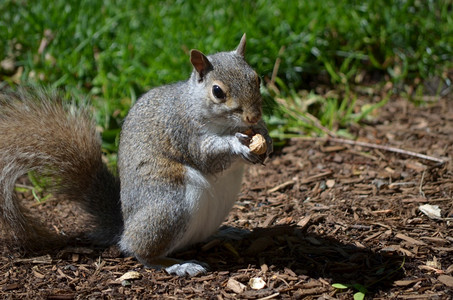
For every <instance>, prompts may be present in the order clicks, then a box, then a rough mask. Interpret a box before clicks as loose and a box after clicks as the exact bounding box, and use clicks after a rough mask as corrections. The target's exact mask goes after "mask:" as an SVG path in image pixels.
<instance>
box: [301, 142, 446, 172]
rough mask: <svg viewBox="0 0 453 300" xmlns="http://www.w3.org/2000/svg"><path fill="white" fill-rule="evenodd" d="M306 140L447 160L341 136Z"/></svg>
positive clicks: (441, 163)
mask: <svg viewBox="0 0 453 300" xmlns="http://www.w3.org/2000/svg"><path fill="white" fill-rule="evenodd" d="M303 139H305V140H316V141H326V142H333V143H339V144H347V145H352V146H361V147H367V148H372V149H379V150H384V151H388V152H394V153H398V154H403V155H408V156H413V157H417V158H420V159H425V160H429V161H433V162H436V163H438V164H440V165H443V164H445V163H446V162H447V161H446V160H443V159H441V158H437V157H433V156H429V155H425V154H421V153H417V152H413V151H409V150H403V149H399V148H395V147H391V146H385V145H378V144H371V143H366V142H359V141H353V140H347V139H341V138H333V137H326V138H310V137H309V138H303Z"/></svg>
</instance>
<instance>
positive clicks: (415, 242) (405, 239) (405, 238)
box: [395, 233, 426, 246]
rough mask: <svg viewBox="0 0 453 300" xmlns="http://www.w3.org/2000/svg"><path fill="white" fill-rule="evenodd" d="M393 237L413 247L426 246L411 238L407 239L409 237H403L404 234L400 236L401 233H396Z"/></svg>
mask: <svg viewBox="0 0 453 300" xmlns="http://www.w3.org/2000/svg"><path fill="white" fill-rule="evenodd" d="M395 237H396V238H397V239H401V240H404V241H406V242H408V243H410V244H414V245H418V246H426V243H425V242H422V241H419V240H416V239H414V238H411V237H409V236H407V235H404V234H402V233H397V234H396V235H395Z"/></svg>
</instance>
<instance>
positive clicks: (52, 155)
mask: <svg viewBox="0 0 453 300" xmlns="http://www.w3.org/2000/svg"><path fill="white" fill-rule="evenodd" d="M29 171H37V172H39V173H43V174H46V176H47V175H50V176H51V177H52V178H54V179H55V182H56V185H57V186H56V187H57V192H58V193H60V194H63V195H64V197H66V199H68V200H72V201H75V202H78V203H80V204H81V205H82V207H83V208H84V209H85V210H86V211H87V212H88V213H89V214H90V215H91V216H92V219H93V221H94V222H93V223H94V225H95V229H94V231H93V232H92V233H91V234H90V235H91V237H92V240H93V241H94V242H96V243H97V244H101V245H109V244H113V243H115V242H116V241H117V240H118V238H119V235H120V234H121V231H122V226H123V224H122V215H121V205H120V200H119V195H120V192H119V189H120V187H119V180H118V179H117V178H116V177H115V176H114V175H113V174H112V173H111V172H109V170H108V169H107V167H106V166H105V165H104V163H103V162H102V158H101V140H100V137H99V134H98V133H97V132H96V129H95V124H94V122H93V120H92V118H91V117H90V116H89V113H88V112H87V110H86V109H84V108H81V109H73V108H71V107H70V106H68V105H66V106H65V105H64V104H63V103H62V102H61V100H60V99H59V97H58V96H57V95H56V94H55V93H52V92H47V91H42V90H36V89H20V90H19V91H18V92H2V93H0V222H1V223H2V224H3V225H4V227H5V228H6V229H7V231H8V232H11V233H12V236H13V237H15V238H16V239H17V240H19V241H20V242H21V244H22V245H24V246H26V247H27V248H31V249H39V248H42V247H45V246H49V245H53V246H54V245H55V243H58V241H59V240H60V238H59V237H58V236H57V235H56V234H52V233H50V232H48V231H46V230H45V229H44V227H43V225H41V224H40V223H39V222H37V221H36V220H35V219H33V218H30V217H29V216H28V214H27V211H26V210H25V209H24V208H23V207H22V206H21V205H20V203H19V201H18V199H17V196H16V194H15V191H14V186H15V182H16V180H17V179H18V178H19V177H20V176H22V175H24V174H26V173H27V172H29Z"/></svg>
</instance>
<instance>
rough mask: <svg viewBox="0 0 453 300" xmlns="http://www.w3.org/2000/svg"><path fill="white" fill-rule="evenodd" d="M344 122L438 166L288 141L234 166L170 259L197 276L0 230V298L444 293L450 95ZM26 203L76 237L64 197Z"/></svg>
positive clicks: (447, 293) (452, 286)
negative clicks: (213, 217)
mask: <svg viewBox="0 0 453 300" xmlns="http://www.w3.org/2000/svg"><path fill="white" fill-rule="evenodd" d="M352 130H353V131H354V134H356V135H357V137H358V139H357V140H359V141H364V142H368V143H374V144H380V145H391V146H393V147H398V148H402V149H405V150H410V151H414V152H418V153H423V154H426V155H430V156H433V157H437V158H441V159H445V161H446V163H445V164H443V165H439V164H437V163H435V162H431V161H427V160H422V159H419V158H416V157H412V156H407V155H406V156H405V155H401V154H396V153H392V152H387V151H383V150H377V149H367V148H364V147H357V146H350V145H342V144H334V143H328V142H327V143H326V142H319V141H318V142H316V141H304V140H296V139H295V140H292V141H291V142H290V144H289V145H288V146H286V147H284V148H283V149H282V150H280V151H277V153H275V155H274V156H273V157H272V159H271V160H270V161H269V162H268V163H267V165H266V166H265V167H263V166H253V167H250V168H249V169H248V171H247V175H246V179H245V181H244V184H243V189H242V193H241V194H240V195H239V201H238V202H237V204H236V205H235V207H234V209H233V210H232V212H231V214H230V215H229V217H228V219H227V220H226V221H225V223H224V226H223V227H222V229H221V230H220V232H219V234H217V235H215V236H213V237H212V238H211V239H209V240H208V241H206V242H205V243H202V244H199V245H195V246H194V247H192V248H191V249H189V250H187V251H184V252H181V253H177V254H176V255H175V257H177V258H182V259H196V260H199V261H203V262H206V263H208V264H209V265H210V269H211V271H210V272H209V273H207V274H205V275H203V276H198V277H193V278H179V277H175V276H170V275H168V274H166V273H165V272H164V271H163V270H153V269H145V268H143V266H142V265H141V264H139V263H138V262H137V261H136V260H135V259H133V258H130V257H122V256H121V254H120V253H119V252H118V250H117V249H116V248H115V247H111V248H109V249H102V250H99V249H94V248H90V247H87V246H83V245H77V244H76V245H74V246H72V247H67V248H64V249H62V250H56V251H50V252H48V253H39V254H31V255H30V254H24V253H23V252H22V251H20V249H19V248H18V247H17V246H15V245H7V244H9V241H8V240H7V239H6V238H5V237H4V235H3V234H2V237H0V249H1V251H2V255H1V257H0V298H1V299H19V298H23V299H86V298H89V299H98V298H102V299H150V298H163V299H194V298H195V299H352V297H353V295H354V294H355V293H356V292H358V290H360V289H362V288H365V289H366V290H362V291H364V292H365V295H366V298H367V299H452V298H453V165H452V162H451V158H452V154H453V101H452V99H450V100H447V99H443V100H440V101H438V102H434V103H432V104H430V105H425V106H421V107H415V106H414V105H412V104H411V103H409V102H408V101H402V100H397V99H395V100H392V101H390V102H389V103H388V104H387V105H386V106H385V107H384V108H382V109H381V110H380V113H379V115H378V117H376V119H374V120H372V121H369V122H368V123H367V125H363V126H360V127H357V128H353V129H352ZM25 197H29V198H30V196H29V195H28V196H27V195H26V194H25ZM34 209H35V212H34V213H36V214H37V215H41V216H44V217H45V219H46V220H48V221H49V222H50V223H51V225H50V226H54V227H55V228H56V230H58V231H60V232H71V231H74V228H77V230H82V231H83V222H82V221H80V218H79V217H78V216H79V211H78V210H77V209H75V208H73V207H72V206H71V205H70V204H67V203H65V202H64V201H58V200H50V201H48V202H46V203H45V204H42V205H37V206H36V205H35V207H34ZM430 210H432V211H433V214H430ZM436 210H437V211H436ZM436 212H440V214H437V215H436ZM7 246H9V247H7ZM130 271H135V272H133V273H127V272H130ZM126 273H127V274H126ZM125 274H126V275H125ZM123 275H125V276H128V277H126V278H127V279H124V277H123V279H122V280H119V278H120V277H121V276H123ZM335 283H339V284H343V285H346V286H349V287H350V288H346V289H337V288H334V287H333V286H332V284H335ZM252 287H253V288H252Z"/></svg>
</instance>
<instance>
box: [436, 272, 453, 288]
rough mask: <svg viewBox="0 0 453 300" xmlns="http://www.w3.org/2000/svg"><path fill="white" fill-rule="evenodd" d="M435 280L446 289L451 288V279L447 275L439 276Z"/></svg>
mask: <svg viewBox="0 0 453 300" xmlns="http://www.w3.org/2000/svg"><path fill="white" fill-rule="evenodd" d="M437 279H438V280H439V281H440V282H442V283H443V284H445V285H446V286H448V287H451V288H453V277H452V276H449V275H440V276H439V277H437Z"/></svg>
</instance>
